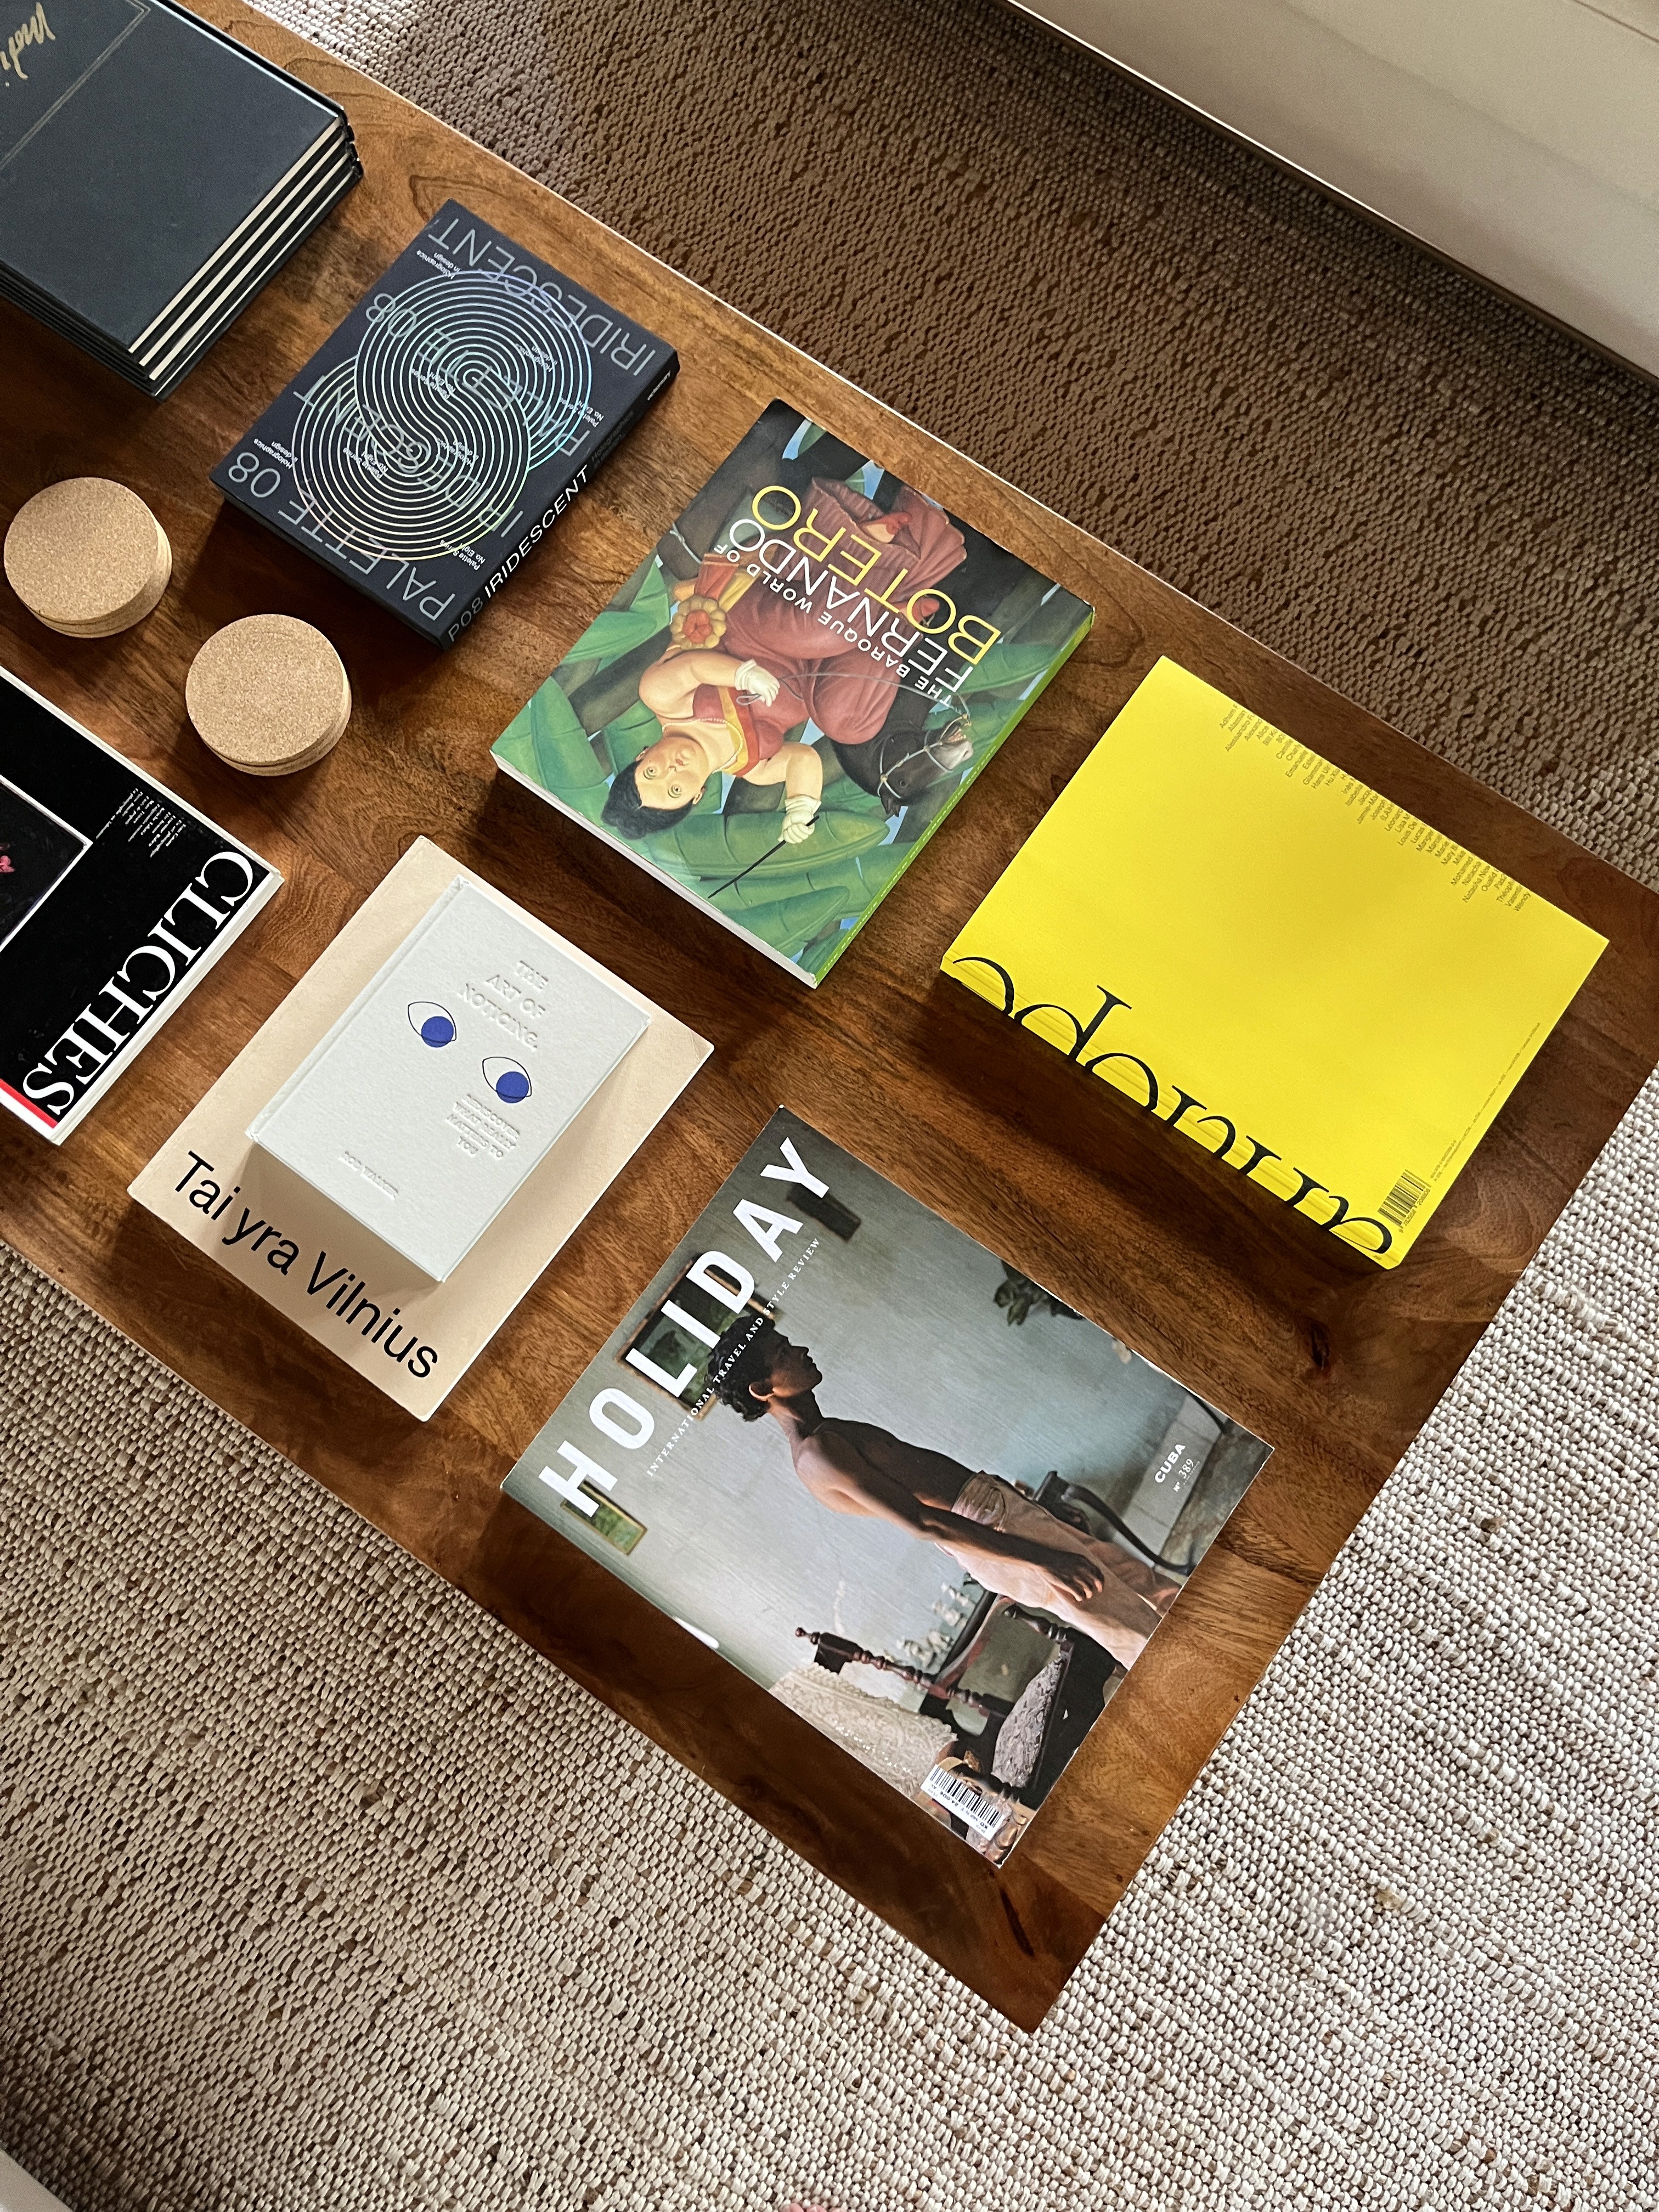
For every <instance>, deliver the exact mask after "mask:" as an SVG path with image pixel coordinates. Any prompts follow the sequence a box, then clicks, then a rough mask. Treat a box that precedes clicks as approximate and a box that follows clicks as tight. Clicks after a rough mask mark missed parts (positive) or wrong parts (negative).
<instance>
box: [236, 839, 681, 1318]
mask: <svg viewBox="0 0 1659 2212" xmlns="http://www.w3.org/2000/svg"><path fill="white" fill-rule="evenodd" d="M646 1027H647V1022H646V1016H645V1014H644V1013H643V1012H641V1008H640V1007H639V1006H638V1005H637V1004H636V1003H635V1001H634V1000H631V999H629V998H625V997H624V996H623V994H622V993H621V991H620V990H618V989H617V988H616V987H614V986H613V985H612V984H611V983H610V982H608V981H606V980H605V978H604V976H603V975H599V974H597V973H596V972H595V971H594V970H593V969H592V968H590V967H586V966H581V965H579V964H578V963H576V962H575V961H574V960H573V959H572V958H571V957H569V955H568V954H567V953H564V952H562V951H558V950H556V948H555V947H554V946H553V945H550V944H549V942H548V940H547V937H546V933H544V932H542V931H538V930H536V929H533V928H532V927H531V925H530V923H529V921H528V920H527V918H524V917H520V915H517V914H514V913H513V912H512V911H511V910H510V909H509V908H506V907H505V906H503V905H502V904H501V902H500V901H499V900H496V899H492V898H489V897H488V896H486V895H485V894H484V893H483V891H481V890H477V889H475V888H474V887H473V886H472V885H471V884H469V883H468V882H467V881H466V880H465V878H464V877H460V876H457V878H455V880H454V881H453V883H452V884H450V885H449V886H448V888H447V890H445V891H444V892H443V894H442V895H441V897H440V898H439V899H438V900H437V901H436V902H435V904H434V905H433V907H432V908H431V910H430V911H429V912H428V915H426V917H425V919H424V920H423V921H422V922H421V924H420V925H419V927H417V928H416V929H415V930H414V931H412V932H411V933H410V936H409V937H408V938H407V939H405V941H404V944H403V945H401V946H400V947H399V949H398V951H397V952H396V953H395V954H394V956H393V957H392V959H390V960H389V961H388V962H387V963H386V966H385V967H384V968H382V969H381V970H380V974H379V975H376V976H375V977H374V981H372V982H371V983H370V984H369V985H368V987H367V988H366V989H365V990H364V991H363V992H362V994H361V995H360V996H359V997H358V998H357V999H356V1000H354V1002H353V1003H352V1005H351V1006H349V1007H348V1008H347V1010H346V1012H344V1013H343V1015H342V1016H341V1017H340V1018H339V1020H338V1021H337V1023H336V1024H334V1026H333V1028H332V1029H331V1030H330V1031H329V1033H328V1035H327V1036H325V1038H324V1039H323V1041H322V1042H321V1043H320V1044H319V1046H318V1047H317V1048H316V1049H315V1051H313V1052H312V1053H310V1054H308V1055H307V1058H306V1059H305V1060H302V1061H301V1065H300V1066H299V1067H297V1068H296V1069H295V1073H293V1075H291V1076H290V1077H289V1080H288V1081H287V1082H286V1083H285V1084H284V1085H283V1087H282V1089H281V1090H280V1091H277V1093H276V1096H275V1097H274V1098H272V1099H271V1101H270V1103H269V1105H267V1106H266V1107H265V1108H264V1110H263V1111H262V1112H261V1113H259V1114H258V1115H255V1117H254V1119H253V1121H252V1123H251V1124H250V1126H249V1128H248V1135H249V1136H250V1137H251V1138H252V1139H253V1140H254V1142H255V1143H256V1144H257V1145H258V1146H259V1147H260V1148H261V1150H262V1151H264V1152H269V1153H270V1156H271V1158H273V1159H277V1160H281V1161H282V1162H283V1164H284V1165H285V1166H287V1167H289V1168H291V1169H292V1170H294V1172H295V1174H296V1175H298V1176H303V1177H304V1178H305V1180H306V1182H308V1183H309V1184H310V1185H311V1187H312V1188H313V1190H316V1191H319V1192H320V1193H321V1194H323V1196H324V1197H325V1198H329V1199H331V1200H333V1201H334V1203H335V1204H336V1205H337V1206H343V1208H344V1209H345V1211H346V1212H348V1213H349V1214H350V1215H352V1216H353V1218H355V1219H356V1220H358V1221H361V1222H362V1224H363V1225H364V1226H365V1228H368V1229H372V1230H373V1231H374V1233H375V1235H376V1236H377V1237H380V1239H381V1240H382V1242H383V1243H386V1244H389V1245H390V1246H391V1247H392V1250H393V1251H395V1252H399V1253H401V1254H402V1255H403V1256H404V1259H406V1260H412V1261H414V1263H415V1265H416V1267H419V1268H420V1269H421V1270H422V1273H426V1274H428V1275H430V1276H431V1277H432V1278H433V1279H434V1280H435V1281H437V1282H444V1281H447V1279H448V1278H449V1277H450V1276H451V1275H452V1274H453V1273H454V1272H455V1269H456V1268H457V1267H459V1264H460V1262H461V1261H463V1260H464V1259H465V1257H466V1255H467V1254H468V1253H469V1252H470V1251H471V1249H472V1247H473V1246H474V1245H475V1244H476V1243H477V1241H478V1239H479V1237H481V1236H483V1232H484V1231H485V1230H486V1229H488V1228H489V1225H490V1223H491V1222H492V1221H493V1220H494V1219H495V1216H496V1215H497V1214H498V1213H499V1212H501V1208H502V1207H503V1206H505V1205H507V1202H508V1200H510V1199H512V1198H513V1195H514V1194H515V1193H516V1192H517V1191H518V1190H519V1189H520V1186H521V1185H522V1184H523V1183H524V1182H525V1180H526V1177H527V1176H530V1175H531V1174H532V1173H533V1172H534V1170H536V1169H537V1168H538V1166H539V1165H540V1164H541V1162H542V1160H543V1159H544V1158H545V1157H546V1154H547V1152H549V1150H550V1147H551V1146H553V1145H554V1144H556V1142H557V1140H558V1139H559V1138H560V1137H562V1135H563V1134H564V1133H565V1131H566V1129H568V1127H569V1126H570V1124H571V1122H572V1121H574V1119H575V1117H576V1115H577V1114H578V1113H579V1112H580V1109H582V1107H584V1106H585V1105H586V1103H587V1101H588V1100H589V1099H590V1098H591V1097H592V1096H593V1093H594V1092H595V1091H597V1090H598V1089H599V1085H601V1084H602V1083H603V1082H604V1081H605V1078H606V1077H607V1076H608V1075H609V1074H610V1073H611V1071H612V1070H613V1069H614V1068H615V1067H616V1066H617V1062H618V1061H619V1060H621V1059H622V1057H623V1054H624V1053H626V1052H628V1051H629V1050H630V1049H631V1048H632V1047H633V1046H634V1045H635V1043H637V1042H638V1041H639V1039H640V1038H641V1036H643V1035H644V1034H645V1030H646Z"/></svg>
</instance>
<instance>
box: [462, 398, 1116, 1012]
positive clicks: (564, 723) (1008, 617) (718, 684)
mask: <svg viewBox="0 0 1659 2212" xmlns="http://www.w3.org/2000/svg"><path fill="white" fill-rule="evenodd" d="M1093 619H1094V611H1093V610H1092V608H1091V607H1089V606H1088V605H1085V603H1084V601H1083V600H1081V599H1078V598H1076V597H1075V596H1074V595H1073V593H1072V592H1068V591H1066V590H1065V589H1064V588H1063V587H1062V586H1060V585H1059V584H1057V583H1055V582H1054V581H1053V580H1052V579H1051V578H1049V577H1047V576H1044V575H1041V574H1039V573H1038V572H1037V571H1036V569H1035V568H1030V567H1029V566H1028V565H1027V563H1026V562H1024V561H1021V560H1019V559H1018V558H1016V556H1014V555H1013V554H1012V553H1007V552H1005V551H1004V550H1002V548H1001V547H1000V546H999V545H997V544H994V543H993V541H992V540H991V539H990V538H985V537H983V536H981V533H980V532H978V531H976V530H974V529H971V528H970V527H969V525H968V524H966V523H965V522H963V521H961V520H958V519H957V517H956V516H955V515H952V514H948V513H946V512H945V509H944V508H943V507H940V506H939V505H938V504H936V502H935V501H933V500H931V499H929V498H927V495H925V494H924V493H923V492H921V491H919V490H917V489H915V487H913V486H912V485H909V484H907V483H902V482H901V480H900V479H899V478H898V477H895V476H893V475H891V474H890V472H889V471H886V470H885V469H884V468H883V467H882V466H881V465H880V463H879V462H877V461H872V460H869V459H866V458H865V456H864V455H862V454H861V453H858V452H857V451H856V450H855V449H854V447H851V446H848V445H846V444H844V443H843V442H842V441H841V440H840V439H839V438H837V437H836V435H834V434H833V432H831V431H829V430H826V429H824V428H823V427H822V426H821V425H819V424H817V423H816V422H810V421H808V420H807V419H806V418H805V416H802V415H801V414H799V412H798V411H797V410H795V409H793V408H792V407H790V406H788V405H787V404H786V403H785V402H784V401H782V400H775V401H774V402H773V403H772V404H771V405H770V406H769V408H768V409H767V410H766V411H765V413H764V414H763V416H761V418H760V420H759V421H758V422H757V423H756V424H755V425H754V427H753V428H752V429H751V430H750V432H749V434H748V435H747V436H746V437H745V438H744V440H743V442H742V443H741V444H740V445H739V446H738V447H737V448H736V450H735V451H734V452H733V453H731V454H730V455H728V457H727V458H726V460H724V461H723V462H722V463H721V464H720V467H719V468H718V469H717V470H716V471H714V475H713V476H712V477H710V478H709V479H708V483H705V484H704V485H703V487H702V489H701V490H700V491H699V492H698V494H697V495H696V498H695V499H694V500H693V501H692V502H691V504H690V507H687V508H686V510H685V512H684V513H683V514H682V515H681V516H680V517H679V519H678V521H676V522H675V523H674V524H673V526H671V528H670V529H669V530H668V531H667V532H665V534H664V535H663V536H662V537H661V538H659V540H658V541H657V545H656V549H655V550H654V551H653V553H652V554H650V555H649V556H648V557H647V559H646V560H645V561H644V562H641V565H640V567H639V568H636V569H635V572H634V574H632V575H631V576H630V577H629V579H628V580H627V582H626V583H624V584H623V586H622V587H621V589H620V590H619V591H618V592H617V594H616V596H615V597H614V598H613V599H611V604H610V605H609V606H607V607H606V608H605V610H604V611H603V612H602V613H601V614H599V616H598V617H596V618H595V620H594V621H593V622H592V623H590V624H589V625H588V627H587V629H586V631H584V633H583V634H582V635H581V637H580V639H579V640H578V641H577V642H576V643H575V644H574V646H573V647H571V649H570V651H569V652H568V653H567V654H566V655H565V657H564V659H562V661H561V662H560V664H559V665H558V666H557V667H556V669H555V670H554V671H553V673H552V674H551V676H550V677H549V678H548V679H547V681H546V683H545V684H543V685H542V687H541V689H540V690H538V692H537V693H536V695H535V696H534V697H533V698H532V700H531V701H530V702H529V704H528V705H527V706H526V708H524V710H523V712H522V713H521V714H519V715H518V717H517V718H516V719H515V720H513V722H512V724H511V725H510V726H508V727H507V730H505V731H504V732H502V735H501V738H500V739H499V741H498V742H497V744H496V745H495V760H496V763H497V765H498V766H499V767H501V769H504V770H505V771H506V773H507V775H511V776H513V777H516V778H517V780H518V781H520V783H524V784H526V785H528V786H529V787H530V789H531V790H532V791H533V792H535V793H537V794H538V797H540V798H543V799H547V800H548V801H549V802H550V804H551V805H554V806H556V807H557V808H559V810H560V811H562V813H565V814H568V815H569V816H570V817H572V818H573V819H574V820H575V821H577V822H580V823H584V824H585V825H586V827H587V828H588V829H592V830H595V831H596V832H597V833H598V834H599V836H602V837H605V838H608V839H609V840H610V841H611V843H613V844H614V845H616V846H617V848H618V849H619V850H621V851H622V852H624V853H626V854H628V856H629V859H630V860H635V861H637V862H638V863H639V865H640V866H641V867H642V868H645V869H646V870H647V871H648V872H650V873H651V874H652V875H654V876H655V877H657V878H659V881H661V882H663V883H665V884H669V885H670V886H671V888H672V889H673V890H677V891H678V892H680V893H681V894H682V895H683V896H684V897H686V898H688V899H690V900H691V901H692V902H693V903H694V904H696V905H697V906H698V907H700V908H702V909H703V911H704V912H705V913H707V914H709V915H713V916H714V919H715V920H716V921H720V922H723V923H724V924H725V925H726V927H727V928H728V929H730V930H732V931H734V932H735V933H736V934H737V935H738V936H739V937H741V938H743V939H745V940H746V941H747V942H748V943H749V944H750V945H753V946H754V947H755V948H756V950H757V951H760V952H763V953H765V954H766V955H767V956H768V957H769V958H771V959H774V960H775V961H777V962H779V963H780V964H781V966H783V967H785V968H787V969H789V970H790V972H791V973H792V974H793V975H798V976H799V978H800V979H801V981H803V982H806V983H816V982H817V981H819V980H820V979H821V978H822V977H823V975H826V974H827V973H828V971H829V969H830V968H831V967H832V966H833V965H834V963H836V960H838V959H839V958H840V957H841V955H842V953H843V952H844V951H846V950H847V947H848V945H849V944H850V943H851V942H852V940H853V938H854V934H855V933H856V932H857V931H858V929H859V928H860V926H861V924H862V923H863V922H865V921H866V920H867V919H868V917H869V916H870V915H871V914H872V913H873V912H874V910H875V908H876V907H877V906H878V904H879V903H880V902H881V900H882V899H883V898H884V896H885V895H886V893H887V892H888V891H889V890H890V889H891V888H892V886H893V884H895V883H896V882H897V880H898V878H899V877H900V876H901V875H902V874H903V872H904V871H905V869H906V868H907V867H908V866H909V865H910V863H911V861H912V860H915V857H916V855H917V854H918V853H919V852H920V851H921V848H922V847H923V846H924V845H925V844H926V843H927V840H928V838H929V837H931V836H932V835H933V832H934V830H935V829H938V828H939V824H940V823H941V822H943V821H944V819H945V816H946V815H947V814H948V813H949V812H950V811H951V808H952V807H953V806H954V805H956V804H957V800H958V799H960V798H961V797H962V795H963V793H964V792H965V791H966V790H967V788H968V787H969V784H971V783H972V782H973V781H974V779H975V777H976V776H977V775H979V774H980V772H981V770H982V769H984V767H985V765H986V763H987V761H989V760H990V758H991V757H992V756H993V755H994V753H995V751H996V750H997V748H998V747H999V746H1000V744H1002V743H1003V741H1004V739H1005V738H1006V737H1007V736H1008V734H1009V732H1010V731H1011V730H1012V729H1013V727H1014V726H1015V724H1016V723H1017V722H1018V720H1020V718H1021V716H1022V715H1023V714H1025V713H1026V712H1027V711H1028V710H1029V709H1030V708H1031V706H1032V705H1033V704H1034V703H1035V702H1036V700H1037V698H1038V697H1039V696H1041V694H1042V690H1043V687H1044V686H1045V684H1048V682H1049V680H1050V679H1051V678H1052V677H1053V676H1054V672H1055V671H1056V670H1057V669H1059V668H1060V666H1061V665H1062V664H1063V663H1064V661H1065V659H1066V656H1067V654H1069V653H1071V652H1072V651H1073V649H1074V647H1076V646H1078V645H1079V643H1080V642H1081V641H1082V640H1083V638H1084V637H1085V636H1086V635H1087V634H1088V630H1089V626H1090V624H1091V622H1092V621H1093Z"/></svg>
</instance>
